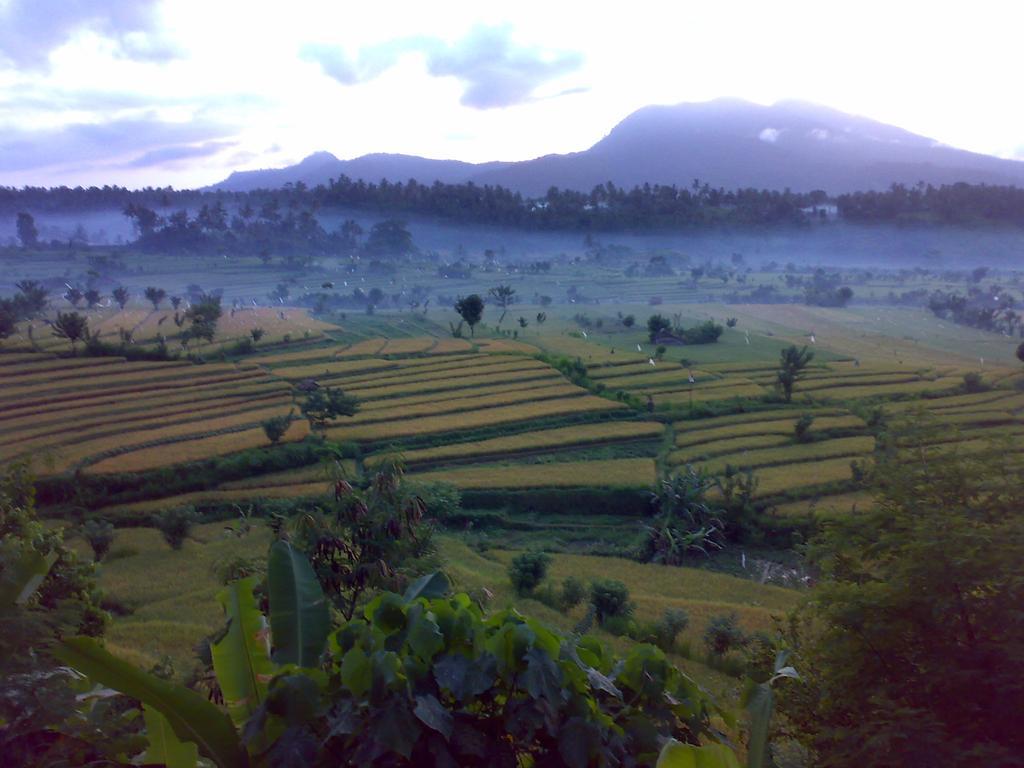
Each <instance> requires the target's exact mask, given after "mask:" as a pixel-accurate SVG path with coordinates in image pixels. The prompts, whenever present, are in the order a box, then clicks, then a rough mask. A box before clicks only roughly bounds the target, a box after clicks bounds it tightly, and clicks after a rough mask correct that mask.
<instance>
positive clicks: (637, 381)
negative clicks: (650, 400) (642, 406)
mask: <svg viewBox="0 0 1024 768" xmlns="http://www.w3.org/2000/svg"><path fill="white" fill-rule="evenodd" d="M689 377H690V372H689V371H688V370H687V369H686V368H678V367H677V368H675V369H674V370H669V371H654V369H650V372H648V373H643V372H639V373H637V374H636V375H633V376H609V377H607V378H602V379H597V381H600V382H601V383H602V384H604V385H605V386H606V387H610V388H612V389H639V388H640V387H655V386H657V385H659V384H667V385H670V384H675V385H679V384H682V385H683V386H691V384H690V380H689ZM693 378H694V382H693V384H692V386H694V387H701V386H705V387H706V386H716V385H717V386H728V384H729V383H732V384H737V383H739V384H749V383H750V381H749V380H748V379H742V378H739V377H730V378H722V377H720V376H712V375H711V374H709V373H702V372H699V371H694V372H693Z"/></svg>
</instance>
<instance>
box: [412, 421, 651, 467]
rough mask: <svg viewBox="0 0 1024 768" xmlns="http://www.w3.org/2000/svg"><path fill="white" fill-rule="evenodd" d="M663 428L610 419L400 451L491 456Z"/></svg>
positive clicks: (643, 435) (417, 458) (432, 457)
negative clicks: (610, 420) (597, 422)
mask: <svg viewBox="0 0 1024 768" xmlns="http://www.w3.org/2000/svg"><path fill="white" fill-rule="evenodd" d="M663 429H664V427H662V425H661V424H658V423H656V422H651V421H613V422H602V423H600V424H580V425H577V426H572V427H559V428H557V429H543V430H539V431H537V432H524V433H522V434H519V435H510V436H508V437H493V438H491V439H489V440H476V441H473V442H468V443H456V444H454V445H442V446H439V447H437V448H424V449H421V450H418V451H406V452H405V453H403V454H402V455H403V456H404V457H405V460H406V461H407V462H409V463H410V464H418V463H422V462H425V461H440V460H444V459H454V458H463V457H466V456H491V455H495V454H501V453H506V452H507V453H516V452H521V451H529V450H539V449H544V448H560V447H564V446H573V445H587V444H592V443H606V442H608V443H611V442H616V441H623V440H641V439H655V438H659V437H661V433H662V431H663Z"/></svg>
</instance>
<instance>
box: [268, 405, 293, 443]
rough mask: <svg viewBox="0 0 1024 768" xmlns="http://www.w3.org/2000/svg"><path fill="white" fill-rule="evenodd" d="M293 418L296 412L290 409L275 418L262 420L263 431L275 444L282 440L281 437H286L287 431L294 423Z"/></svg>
mask: <svg viewBox="0 0 1024 768" xmlns="http://www.w3.org/2000/svg"><path fill="white" fill-rule="evenodd" d="M293 418H294V413H293V412H292V411H288V413H286V414H284V415H282V416H274V417H273V418H270V419H266V420H265V421H263V422H261V426H262V427H263V433H264V434H265V435H266V436H267V439H268V440H269V441H270V442H271V443H272V444H273V445H277V444H278V443H279V442H280V441H281V438H282V437H284V435H285V433H286V432H287V431H288V427H290V426H291V425H292V419H293Z"/></svg>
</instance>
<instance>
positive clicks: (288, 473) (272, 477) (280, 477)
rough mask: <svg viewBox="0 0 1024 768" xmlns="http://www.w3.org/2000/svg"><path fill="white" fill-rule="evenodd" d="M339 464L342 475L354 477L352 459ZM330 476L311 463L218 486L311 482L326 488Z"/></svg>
mask: <svg viewBox="0 0 1024 768" xmlns="http://www.w3.org/2000/svg"><path fill="white" fill-rule="evenodd" d="M341 464H342V468H343V470H344V477H347V478H349V479H352V478H355V477H356V475H357V473H358V468H357V467H356V463H355V462H354V461H351V460H350V459H345V460H343V461H342V462H341ZM333 471H334V468H333V467H332V469H331V472H333ZM330 477H333V475H332V474H329V473H328V472H327V471H325V469H324V467H323V466H322V465H320V464H313V465H311V466H308V467H300V468H299V469H285V470H282V471H280V472H269V473H267V474H265V475H255V476H253V477H247V478H246V479H245V480H235V481H234V482H230V483H223V484H221V486H220V488H221V489H223V490H240V489H242V488H272V487H277V486H282V485H291V486H295V485H301V484H312V483H320V486H321V487H322V488H327V487H328V484H329V479H330Z"/></svg>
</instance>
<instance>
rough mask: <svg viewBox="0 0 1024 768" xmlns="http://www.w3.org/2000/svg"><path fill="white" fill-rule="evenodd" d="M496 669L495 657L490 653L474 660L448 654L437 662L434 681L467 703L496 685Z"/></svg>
mask: <svg viewBox="0 0 1024 768" xmlns="http://www.w3.org/2000/svg"><path fill="white" fill-rule="evenodd" d="M495 667H496V664H495V660H494V657H493V656H491V655H490V654H489V653H488V654H481V655H480V656H479V657H477V658H474V659H470V658H467V657H466V656H462V655H461V654H448V655H445V656H442V657H441V658H440V659H438V660H437V662H435V664H434V679H435V680H437V684H438V685H439V686H441V688H443V689H444V690H446V691H448V692H449V693H451V694H452V696H454V697H455V698H456V699H458V700H459V701H461V702H465V701H466V700H467V699H469V698H471V697H473V696H476V695H478V694H481V693H483V692H484V691H486V690H487V689H488V688H490V687H491V686H492V685H494V678H495Z"/></svg>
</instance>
